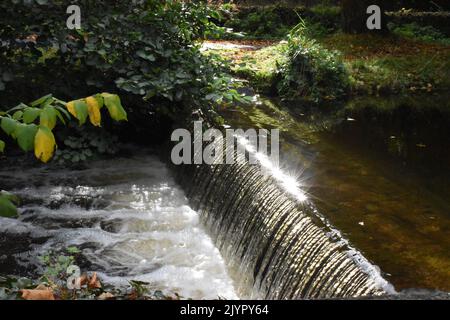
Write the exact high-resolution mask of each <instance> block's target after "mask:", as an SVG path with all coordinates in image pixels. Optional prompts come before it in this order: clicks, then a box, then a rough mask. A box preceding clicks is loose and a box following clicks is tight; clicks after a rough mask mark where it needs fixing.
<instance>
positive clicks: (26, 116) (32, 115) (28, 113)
mask: <svg viewBox="0 0 450 320" xmlns="http://www.w3.org/2000/svg"><path fill="white" fill-rule="evenodd" d="M41 111H42V110H41V109H39V108H32V107H28V108H25V110H24V111H23V121H24V122H25V123H27V124H28V123H32V122H34V120H36V118H37V117H38V116H39V115H40V114H41Z"/></svg>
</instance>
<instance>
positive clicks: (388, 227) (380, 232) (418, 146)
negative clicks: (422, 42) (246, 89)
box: [222, 97, 450, 291]
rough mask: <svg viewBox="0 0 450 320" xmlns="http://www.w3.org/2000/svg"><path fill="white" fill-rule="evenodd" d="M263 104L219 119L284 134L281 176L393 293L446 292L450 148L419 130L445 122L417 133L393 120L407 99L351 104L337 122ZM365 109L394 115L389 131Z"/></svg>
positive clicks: (443, 100)
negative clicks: (297, 186)
mask: <svg viewBox="0 0 450 320" xmlns="http://www.w3.org/2000/svg"><path fill="white" fill-rule="evenodd" d="M448 101H450V99H447V98H445V97H436V98H434V100H430V99H425V100H421V101H417V100H416V101H415V102H414V103H415V106H414V108H416V105H419V107H418V108H423V109H424V110H425V113H426V114H427V115H429V112H428V110H427V109H426V106H427V103H428V105H429V104H430V103H440V104H442V105H443V107H446V106H447V107H449V109H450V106H448V104H449V103H448ZM261 102H262V103H260V104H256V105H253V106H244V107H232V108H227V109H226V110H222V114H223V116H224V117H225V119H226V122H227V123H228V124H229V125H231V126H232V127H233V128H266V129H271V128H279V129H280V131H281V132H280V140H281V141H280V144H281V145H280V156H281V158H282V160H281V163H282V166H283V167H284V169H285V170H287V171H288V172H290V173H291V174H292V175H293V176H295V177H296V178H298V179H299V180H300V181H301V183H302V186H303V189H304V190H305V191H306V192H307V195H308V198H309V199H310V200H311V201H312V202H313V203H314V204H315V206H316V207H317V208H318V209H319V212H320V213H321V214H323V215H324V216H325V217H326V219H327V220H329V221H330V222H331V223H332V225H334V226H335V227H336V228H337V229H339V230H340V231H341V232H342V233H343V235H344V236H345V237H347V238H348V239H349V240H350V242H351V243H352V244H353V245H354V246H355V247H356V248H358V249H359V250H361V251H362V253H363V254H364V255H365V256H366V257H367V258H368V259H369V260H371V261H372V262H373V263H374V264H375V265H377V266H379V267H380V268H381V270H382V272H383V274H384V276H385V277H386V279H387V280H389V281H391V282H392V283H393V284H394V286H395V287H396V289H397V290H402V289H407V288H426V289H432V290H442V291H450V237H449V236H450V198H449V195H450V175H449V170H447V169H448V167H447V165H446V164H445V163H446V159H448V158H446V157H447V156H448V150H449V149H450V145H448V147H446V144H447V140H448V137H442V139H440V140H436V136H434V137H432V136H433V134H431V135H427V134H424V133H423V132H420V130H419V129H420V126H422V127H423V128H424V129H425V131H426V129H427V128H429V130H431V131H432V130H435V131H434V133H436V132H438V130H441V128H440V127H438V126H437V125H436V123H437V124H439V121H440V120H439V119H440V118H441V117H440V116H439V115H438V116H436V118H437V119H436V120H435V121H434V122H433V123H430V124H428V125H427V124H426V123H425V124H423V123H422V124H418V125H417V126H415V127H414V125H415V124H414V119H413V118H414V116H412V114H413V113H406V114H407V117H406V118H407V119H406V118H405V115H404V114H402V113H400V114H396V112H397V111H398V110H403V111H402V112H404V113H405V112H409V111H411V110H409V109H408V107H409V105H408V100H407V101H406V102H405V101H404V100H399V99H398V100H395V101H394V100H392V99H391V100H388V101H386V100H381V99H379V100H378V101H377V100H375V101H374V100H371V101H364V100H362V101H353V102H350V103H349V105H348V106H347V109H345V110H347V111H348V112H341V113H339V116H336V115H334V116H327V115H319V116H317V114H315V115H312V114H311V115H308V114H307V113H308V112H307V111H302V109H301V108H299V107H296V106H294V107H293V106H290V107H289V109H288V108H286V107H282V106H281V105H280V104H278V103H276V102H274V101H271V100H268V99H262V100H261ZM369 104H383V106H384V107H385V108H392V110H396V111H394V112H392V113H388V114H390V115H391V116H390V118H389V119H383V121H384V122H383V123H384V124H386V123H389V122H390V124H391V126H390V125H382V126H377V121H376V120H377V117H378V120H379V118H380V116H379V115H378V114H375V116H373V114H372V116H370V117H368V116H367V111H361V112H360V111H359V109H358V108H361V106H364V107H365V106H367V105H369ZM398 104H402V105H401V106H400V108H398ZM405 104H406V107H404V105H405ZM402 108H403V109H402ZM405 108H406V111H405ZM361 110H363V109H361ZM413 111H414V110H413ZM349 114H351V115H352V117H350V116H349ZM369 114H370V113H369ZM380 114H383V113H380ZM416 116H417V115H416ZM419 117H420V115H419ZM397 118H398V119H400V122H399V120H398V119H397ZM422 118H424V117H423V116H422ZM402 119H403V120H402ZM405 119H406V120H405ZM408 121H409V122H408ZM429 121H433V118H432V117H430V120H429ZM405 123H406V124H405ZM402 126H403V128H402ZM405 126H409V127H406V128H404V127H405ZM410 127H414V128H415V129H417V130H411V129H410ZM324 129H325V130H324ZM372 133H373V134H372ZM429 133H433V132H429ZM433 139H434V140H433ZM405 150H407V152H406V151H405ZM446 150H447V152H446ZM427 153H428V154H427ZM423 155H426V156H423ZM437 155H438V156H437ZM449 164H450V163H449Z"/></svg>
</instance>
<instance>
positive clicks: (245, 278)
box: [177, 137, 395, 299]
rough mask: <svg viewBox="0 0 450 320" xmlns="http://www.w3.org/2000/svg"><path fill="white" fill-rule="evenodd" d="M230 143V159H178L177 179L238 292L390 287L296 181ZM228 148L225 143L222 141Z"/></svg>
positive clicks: (350, 292) (309, 294)
mask: <svg viewBox="0 0 450 320" xmlns="http://www.w3.org/2000/svg"><path fill="white" fill-rule="evenodd" d="M242 143H243V144H244V147H245V149H246V153H247V154H246V155H243V154H242V153H239V152H236V151H235V150H236V148H234V150H231V151H230V150H224V152H234V154H235V159H236V160H238V161H236V162H235V164H219V163H217V164H213V165H206V164H203V165H183V166H180V167H178V168H179V169H178V174H177V177H178V181H179V183H180V184H181V185H182V186H183V187H184V189H185V191H186V194H187V196H188V198H189V200H190V204H191V206H192V207H193V208H194V209H195V210H197V211H198V212H199V213H200V216H201V219H202V221H203V223H204V225H205V226H206V228H207V230H208V232H209V233H210V236H211V237H212V238H213V239H214V241H215V243H216V246H217V247H218V248H219V250H220V251H221V254H222V255H223V256H224V258H225V260H226V261H227V263H228V268H229V270H230V273H231V274H232V276H233V275H234V280H235V282H236V283H235V286H236V287H237V290H238V293H239V295H240V296H241V297H242V298H252V299H253V298H266V299H304V298H348V297H362V296H380V295H384V294H392V293H394V292H395V290H394V288H393V286H392V285H390V284H389V283H388V282H387V281H386V280H385V279H384V278H383V277H382V276H381V274H380V272H379V270H378V268H377V267H375V266H374V265H372V264H371V263H370V262H369V261H368V260H367V259H365V258H364V257H363V255H362V254H361V253H360V252H358V251H357V250H356V249H354V248H352V247H351V246H350V245H349V243H348V242H347V241H346V240H345V239H344V238H343V237H342V235H341V234H340V233H339V231H337V230H335V229H333V227H332V226H331V225H329V224H328V223H327V221H326V220H325V219H324V218H323V217H321V215H320V214H319V212H318V211H317V210H316V208H315V207H314V204H313V203H312V202H310V201H309V200H308V199H307V197H306V196H305V195H304V194H303V192H302V190H301V189H300V188H299V186H298V185H297V184H296V180H295V179H294V178H292V177H289V176H288V175H286V174H285V173H284V172H283V171H282V170H280V169H279V168H278V167H275V166H273V165H272V164H271V163H270V160H269V158H268V157H266V156H264V155H261V154H256V158H257V159H258V163H257V164H256V165H250V164H249V163H248V161H247V159H248V155H249V154H250V153H257V152H256V150H255V148H254V147H253V146H252V145H250V144H248V143H246V142H245V140H244V139H242V137H241V138H238V139H236V144H242ZM223 145H224V148H226V147H227V146H226V144H223Z"/></svg>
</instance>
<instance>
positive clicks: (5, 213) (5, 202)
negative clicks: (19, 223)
mask: <svg viewBox="0 0 450 320" xmlns="http://www.w3.org/2000/svg"><path fill="white" fill-rule="evenodd" d="M18 203H19V199H18V198H17V196H15V195H13V194H10V193H8V192H6V191H0V217H8V218H13V217H16V216H17V208H16V206H15V204H18Z"/></svg>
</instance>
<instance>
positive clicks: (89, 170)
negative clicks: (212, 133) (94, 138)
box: [0, 152, 237, 299]
mask: <svg viewBox="0 0 450 320" xmlns="http://www.w3.org/2000/svg"><path fill="white" fill-rule="evenodd" d="M141 153H142V152H141ZM145 153H146V154H148V153H149V152H145ZM0 181H1V185H0V187H1V188H2V189H6V190H10V191H11V192H13V193H15V194H16V195H18V196H19V197H20V198H21V199H22V206H21V208H20V212H21V213H20V217H19V218H18V219H7V218H0V253H1V254H0V274H2V275H8V274H13V275H20V276H29V277H33V276H40V275H42V274H43V273H44V272H45V269H44V266H43V265H42V263H40V261H39V259H38V257H39V256H43V255H45V254H47V253H49V252H50V251H54V252H62V251H63V250H64V249H65V248H67V247H70V246H75V247H77V248H78V249H80V250H81V259H78V260H81V265H80V268H81V269H82V271H83V272H86V271H96V272H97V273H98V274H99V276H100V279H101V280H102V281H103V282H105V283H107V284H111V285H114V286H117V287H126V286H127V285H128V281H129V280H138V281H144V282H147V283H150V289H151V290H161V291H162V292H163V293H165V294H173V293H177V294H179V295H180V296H182V297H185V298H193V299H217V298H219V297H223V298H227V299H232V298H236V297H237V296H236V293H235V291H234V288H233V284H232V281H231V279H230V277H229V276H228V274H227V272H226V268H225V265H224V261H223V259H222V257H221V256H220V254H219V251H218V250H217V249H216V247H215V246H214V244H213V242H212V241H211V239H210V237H209V236H208V235H207V234H206V233H205V231H204V230H203V227H202V226H201V225H200V223H199V216H198V214H197V212H195V211H194V210H192V209H191V208H190V207H189V205H188V203H187V199H186V197H185V194H184V192H183V191H182V190H181V189H180V188H179V187H178V185H177V184H176V183H175V182H174V180H173V178H172V175H171V173H170V172H169V170H168V169H167V167H166V165H164V164H163V163H162V162H160V161H159V160H158V158H157V157H154V156H152V155H140V156H139V155H138V156H133V157H130V158H116V159H114V160H103V161H94V162H90V163H89V165H88V167H86V168H80V169H77V170H66V169H59V170H58V169H56V170H55V169H52V170H50V169H48V167H45V166H44V167H40V168H34V169H33V168H32V169H25V170H24V169H23V168H21V167H19V166H18V167H16V168H9V169H8V170H7V171H6V170H3V169H2V170H0ZM77 262H78V261H77Z"/></svg>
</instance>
